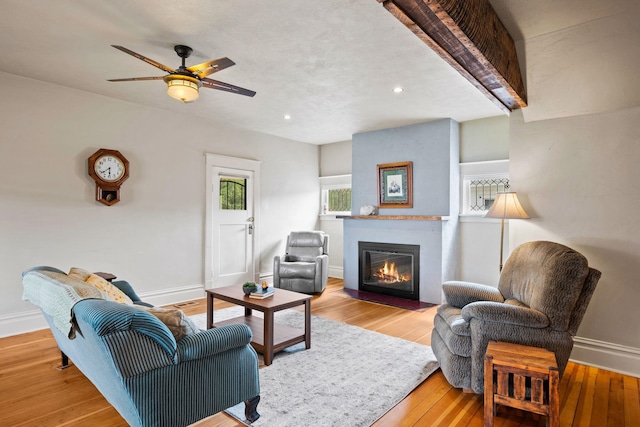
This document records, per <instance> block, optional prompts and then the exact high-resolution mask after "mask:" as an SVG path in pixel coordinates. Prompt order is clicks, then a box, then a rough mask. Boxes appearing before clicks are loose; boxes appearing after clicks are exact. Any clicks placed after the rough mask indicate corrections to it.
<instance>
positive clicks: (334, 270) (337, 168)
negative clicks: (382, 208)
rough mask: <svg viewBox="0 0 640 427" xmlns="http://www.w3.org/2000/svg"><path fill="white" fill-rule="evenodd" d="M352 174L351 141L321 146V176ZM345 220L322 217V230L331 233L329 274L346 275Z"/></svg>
mask: <svg viewBox="0 0 640 427" xmlns="http://www.w3.org/2000/svg"><path fill="white" fill-rule="evenodd" d="M349 174H351V141H342V142H335V143H333V144H325V145H321V146H320V176H322V177H330V176H342V175H349ZM343 226H344V224H343V220H341V219H338V218H336V217H335V215H324V216H322V217H321V221H320V230H322V231H324V232H325V233H326V234H328V235H329V276H331V277H338V278H340V279H342V278H343V277H344V263H343V255H344V229H343Z"/></svg>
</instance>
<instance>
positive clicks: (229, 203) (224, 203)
mask: <svg viewBox="0 0 640 427" xmlns="http://www.w3.org/2000/svg"><path fill="white" fill-rule="evenodd" d="M220 209H226V210H236V211H244V210H246V209H247V180H246V179H244V178H232V177H225V176H221V177H220Z"/></svg>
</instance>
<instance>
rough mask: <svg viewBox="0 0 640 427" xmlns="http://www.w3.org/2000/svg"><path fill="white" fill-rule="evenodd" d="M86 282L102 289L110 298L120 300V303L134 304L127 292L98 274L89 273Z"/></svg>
mask: <svg viewBox="0 0 640 427" xmlns="http://www.w3.org/2000/svg"><path fill="white" fill-rule="evenodd" d="M85 282H87V283H89V284H90V285H93V286H95V287H96V288H98V289H100V290H101V291H102V292H104V293H105V294H106V295H107V297H108V299H110V300H112V301H115V302H119V303H120V304H127V305H133V301H131V298H129V297H128V296H127V294H125V293H124V292H122V291H121V290H120V289H118V288H117V287H115V286H113V285H112V284H111V283H109V282H107V281H106V280H105V279H103V278H102V277H100V276H98V275H96V274H89V276H88V277H87V278H86V279H85Z"/></svg>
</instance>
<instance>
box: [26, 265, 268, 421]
mask: <svg viewBox="0 0 640 427" xmlns="http://www.w3.org/2000/svg"><path fill="white" fill-rule="evenodd" d="M114 284H120V286H121V289H122V290H123V291H124V292H125V293H128V294H129V297H130V298H131V299H132V300H133V301H134V305H126V304H120V303H117V302H113V301H109V300H105V299H101V298H100V296H99V294H95V292H94V290H93V289H91V288H90V287H87V286H86V284H85V283H84V282H82V281H81V280H79V279H77V278H74V277H71V276H69V275H67V274H65V273H63V272H62V271H60V270H57V269H55V268H51V267H36V268H34V269H31V270H28V271H26V272H25V273H23V286H24V296H23V298H24V299H27V300H29V301H31V302H32V303H34V304H36V305H37V306H39V308H40V309H41V310H42V312H43V314H44V316H45V318H46V320H47V322H48V323H49V326H50V328H51V331H52V332H53V335H54V337H55V339H56V342H57V344H58V346H59V348H60V351H61V352H62V353H63V360H64V358H65V357H64V356H65V355H66V356H68V358H70V359H71V360H72V361H73V363H74V364H75V365H76V366H77V367H78V369H79V370H80V371H81V372H82V373H83V374H84V375H85V376H86V377H87V378H88V379H89V380H90V381H91V382H92V383H93V384H94V385H95V386H96V388H97V389H98V390H99V391H100V392H101V393H102V394H103V396H104V397H105V398H106V399H107V400H108V401H109V403H111V405H113V406H114V408H115V409H116V410H117V411H118V412H119V413H120V415H122V417H123V418H124V419H125V420H126V421H127V423H129V424H130V425H131V426H167V427H176V426H186V425H189V424H192V423H194V422H196V421H199V420H201V419H203V418H206V417H208V416H210V415H213V414H215V413H217V412H220V411H222V410H224V409H227V408H229V407H231V406H234V405H236V404H238V403H241V402H245V416H246V417H247V420H249V421H251V422H252V421H255V420H256V419H257V418H258V417H259V414H258V412H257V405H258V402H259V400H260V396H259V394H260V387H259V378H258V357H257V354H256V352H255V350H254V349H253V348H252V347H251V345H250V344H249V343H250V341H251V330H250V329H249V328H248V327H247V326H246V325H229V326H225V327H220V328H214V329H209V330H206V331H200V332H197V333H192V334H190V335H187V336H185V337H184V338H182V339H180V340H179V341H176V339H175V338H174V335H173V334H172V333H171V331H170V330H169V328H167V326H166V325H165V324H164V323H162V322H161V321H160V320H159V319H158V318H157V317H156V316H154V315H153V314H150V313H149V312H148V311H146V310H145V309H144V308H143V307H141V306H140V304H143V303H142V302H141V301H140V299H139V298H138V297H137V295H135V292H134V291H133V289H132V288H131V287H128V284H127V283H126V282H123V283H117V282H116V283H114ZM127 287H128V288H129V289H127Z"/></svg>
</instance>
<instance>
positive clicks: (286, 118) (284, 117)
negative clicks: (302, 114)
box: [282, 114, 291, 120]
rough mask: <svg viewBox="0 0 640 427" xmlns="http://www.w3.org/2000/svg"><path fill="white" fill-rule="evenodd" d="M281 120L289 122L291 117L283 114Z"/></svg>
mask: <svg viewBox="0 0 640 427" xmlns="http://www.w3.org/2000/svg"><path fill="white" fill-rule="evenodd" d="M282 118H283V119H285V120H291V115H290V114H285V115H284V116H282Z"/></svg>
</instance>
